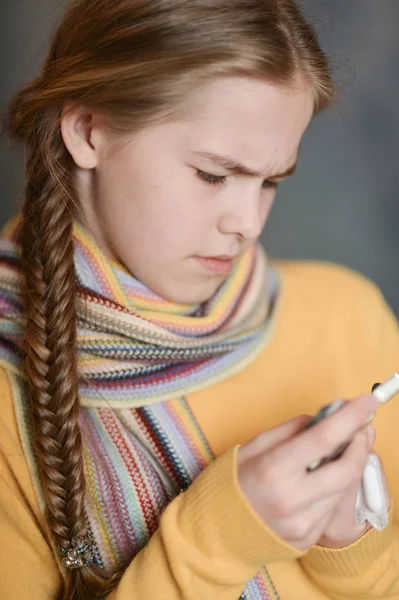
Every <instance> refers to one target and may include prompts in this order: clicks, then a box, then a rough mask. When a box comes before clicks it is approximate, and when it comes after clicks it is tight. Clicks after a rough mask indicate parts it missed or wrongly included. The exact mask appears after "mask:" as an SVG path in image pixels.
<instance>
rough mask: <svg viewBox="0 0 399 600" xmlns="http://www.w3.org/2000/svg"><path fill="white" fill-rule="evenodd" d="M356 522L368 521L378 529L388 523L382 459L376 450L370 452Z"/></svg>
mask: <svg viewBox="0 0 399 600" xmlns="http://www.w3.org/2000/svg"><path fill="white" fill-rule="evenodd" d="M355 514H356V523H358V524H359V525H360V524H361V523H364V522H365V521H368V522H369V523H370V525H372V526H373V527H374V529H376V530H377V531H381V530H382V529H384V528H385V527H386V526H387V525H388V511H387V504H386V501H385V493H384V483H383V479H382V473H381V466H380V461H379V460H378V456H377V455H376V454H375V452H372V453H371V454H369V457H368V461H367V464H366V466H365V468H364V471H363V477H362V482H361V485H360V488H359V491H358V493H357V498H356V507H355Z"/></svg>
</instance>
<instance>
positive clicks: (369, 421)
mask: <svg viewBox="0 0 399 600" xmlns="http://www.w3.org/2000/svg"><path fill="white" fill-rule="evenodd" d="M374 417H375V412H373V413H371V415H370V416H369V417H367V420H366V421H365V422H364V425H363V427H366V426H367V425H368V424H369V423H371V421H372V420H373V419H374Z"/></svg>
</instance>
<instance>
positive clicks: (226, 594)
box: [0, 370, 301, 600]
mask: <svg viewBox="0 0 399 600" xmlns="http://www.w3.org/2000/svg"><path fill="white" fill-rule="evenodd" d="M0 402H1V407H2V408H1V414H2V419H1V420H0V540H1V542H0V582H1V585H0V598H4V599H6V598H7V599H8V598H21V599H22V598H30V599H31V600H50V599H51V600H54V599H55V598H56V597H57V595H58V593H59V591H60V587H61V584H62V576H63V575H62V572H61V570H62V568H61V569H60V568H59V563H58V561H57V560H56V558H55V556H54V553H53V551H52V545H51V542H50V540H49V535H48V529H47V525H46V523H45V521H44V517H43V515H42V513H41V511H40V509H39V506H38V503H37V500H36V496H35V493H34V488H33V485H32V480H31V478H30V473H29V470H28V467H27V463H26V461H25V457H24V454H23V450H22V446H21V443H20V439H19V435H18V429H17V424H16V420H15V414H14V409H13V403H12V398H11V393H10V387H9V383H8V378H7V376H6V374H5V371H4V370H0ZM238 448H239V446H234V447H233V448H231V449H230V450H228V451H227V452H225V453H224V454H223V455H222V456H220V457H218V458H217V459H216V460H215V461H213V462H212V463H211V465H209V466H208V467H207V468H206V469H205V470H204V471H203V472H202V473H201V474H200V475H199V477H197V479H196V480H195V481H194V482H193V483H192V485H191V486H190V487H189V488H188V489H187V490H186V491H185V492H182V493H181V494H180V495H179V496H177V497H176V498H175V499H174V500H173V501H172V502H171V503H170V504H169V505H168V506H167V507H166V509H165V510H164V512H163V513H162V516H161V518H160V522H159V527H158V529H157V530H156V532H155V533H154V535H153V536H152V537H151V539H150V541H149V542H148V544H147V545H146V546H145V547H144V548H143V549H142V550H141V551H140V552H139V553H138V554H137V555H136V556H135V557H134V558H133V560H132V561H131V563H130V564H129V566H128V567H127V568H126V570H125V572H124V574H123V577H122V579H121V580H120V582H119V584H118V586H117V588H116V589H115V590H114V591H113V592H112V593H111V594H110V595H109V596H108V598H109V600H148V599H149V598H151V600H161V599H162V600H178V599H179V600H181V599H184V600H203V599H204V598H206V599H207V600H212V599H213V598H215V599H216V598H217V599H218V600H237V599H238V597H239V596H240V594H241V592H242V590H243V589H244V587H245V585H246V583H247V581H248V580H250V579H251V578H252V577H253V576H254V575H255V574H256V573H257V571H258V570H260V569H261V567H262V565H263V564H265V563H267V562H269V563H271V562H276V561H285V560H291V559H295V558H297V557H298V556H300V555H301V553H300V552H298V551H297V550H295V549H294V548H293V547H291V546H290V545H288V544H286V543H285V542H284V541H282V540H280V539H279V538H278V537H276V536H275V535H274V534H273V532H272V531H271V530H269V529H268V528H267V527H266V526H265V525H264V524H263V522H262V521H261V520H260V519H259V517H258V516H257V514H256V513H255V511H254V510H253V509H252V507H251V505H250V504H249V503H248V502H247V500H246V498H245V497H244V495H243V494H242V492H241V489H240V487H239V485H238V480H237V471H236V470H237V463H236V461H237V450H238Z"/></svg>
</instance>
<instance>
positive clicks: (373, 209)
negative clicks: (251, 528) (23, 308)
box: [0, 0, 399, 315]
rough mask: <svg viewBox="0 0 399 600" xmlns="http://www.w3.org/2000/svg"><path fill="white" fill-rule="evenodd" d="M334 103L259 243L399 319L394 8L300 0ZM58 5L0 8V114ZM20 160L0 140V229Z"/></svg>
mask: <svg viewBox="0 0 399 600" xmlns="http://www.w3.org/2000/svg"><path fill="white" fill-rule="evenodd" d="M302 4H303V6H304V9H305V12H306V13H307V14H308V15H309V17H310V18H311V20H312V21H313V24H314V26H315V27H316V30H317V32H318V34H319V38H320V41H321V44H322V46H323V47H324V49H325V50H326V51H327V53H328V55H329V56H330V58H331V60H332V63H333V67H334V74H335V79H336V81H337V83H338V85H339V91H340V101H339V102H338V104H337V105H336V106H335V107H334V108H333V109H331V110H329V111H328V112H326V113H323V114H322V115H321V116H319V117H317V118H316V119H315V120H314V121H313V123H312V124H311V126H310V128H309V130H308V132H307V133H306V135H305V139H304V142H303V145H302V150H301V156H300V163H299V172H298V174H297V175H296V176H295V177H294V178H293V179H292V180H291V181H289V182H286V183H284V184H283V185H282V186H281V189H280V192H279V195H278V201H277V202H276V204H275V206H274V208H273V211H272V213H271V216H270V219H269V221H268V224H267V226H266V229H265V232H264V235H263V242H264V244H265V246H266V248H267V250H268V251H269V253H270V254H271V255H273V256H280V257H284V258H305V259H318V260H329V261H333V262H336V263H341V264H345V265H348V266H349V267H351V268H354V269H356V270H358V271H361V272H363V273H365V274H366V275H367V276H368V277H370V278H371V279H373V280H374V281H375V282H376V283H377V284H378V285H379V286H380V287H381V289H382V290H383V292H384V294H385V297H386V299H387V300H388V302H389V304H390V305H391V306H392V308H393V309H394V311H395V312H396V314H397V315H399V260H398V257H399V202H398V195H399V194H398V193H399V170H398V168H397V161H398V150H399V104H398V97H399V33H398V32H399V0H325V1H322V0H303V2H302ZM64 5H65V2H64V0H35V1H34V2H32V0H1V6H0V17H1V22H0V23H1V24H0V30H1V35H0V78H1V79H0V81H1V85H0V88H1V89H0V109H3V108H4V107H5V106H6V104H7V102H8V99H9V98H10V96H11V94H12V92H13V91H14V90H15V89H16V88H17V87H18V85H19V84H21V83H23V82H26V81H28V80H29V79H30V78H31V77H32V76H33V75H34V74H35V73H36V71H37V70H38V68H39V65H40V62H41V59H42V56H43V53H44V51H45V48H46V44H47V40H48V36H49V34H50V32H51V29H52V27H53V24H54V23H55V22H56V20H57V18H58V16H59V15H60V13H61V12H62V9H63V7H64ZM22 179H23V174H22V155H21V153H20V152H18V151H17V150H16V149H15V148H14V147H12V146H10V144H9V143H8V141H7V140H6V139H5V138H4V136H3V137H2V138H1V139H0V182H1V188H2V189H1V204H0V224H2V223H3V222H4V221H5V220H6V219H7V218H8V217H9V216H10V215H11V214H12V213H13V212H15V208H16V206H17V205H18V204H17V203H18V202H19V199H20V196H21V188H22Z"/></svg>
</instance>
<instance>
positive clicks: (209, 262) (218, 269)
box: [195, 255, 236, 275]
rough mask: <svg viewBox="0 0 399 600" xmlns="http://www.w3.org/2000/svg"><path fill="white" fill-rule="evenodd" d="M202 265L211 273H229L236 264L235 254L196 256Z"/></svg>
mask: <svg viewBox="0 0 399 600" xmlns="http://www.w3.org/2000/svg"><path fill="white" fill-rule="evenodd" d="M195 258H196V260H197V261H198V262H199V263H200V264H201V266H202V267H203V268H204V269H206V270H207V271H209V272H211V273H215V274H218V275H228V274H229V273H230V272H231V271H232V269H233V266H234V260H235V258H236V257H235V256H227V255H222V256H196V257H195Z"/></svg>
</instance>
